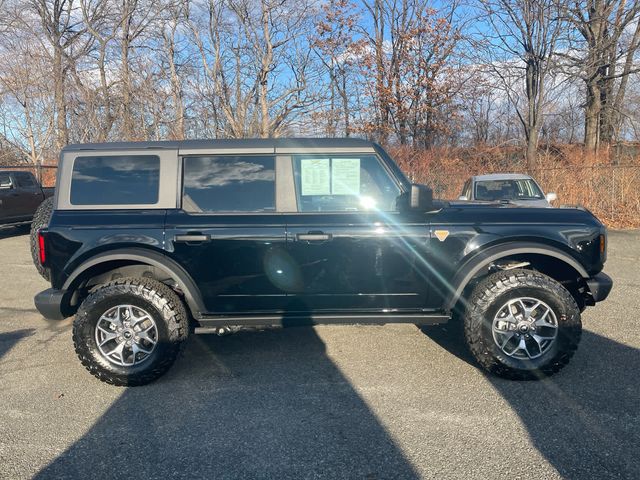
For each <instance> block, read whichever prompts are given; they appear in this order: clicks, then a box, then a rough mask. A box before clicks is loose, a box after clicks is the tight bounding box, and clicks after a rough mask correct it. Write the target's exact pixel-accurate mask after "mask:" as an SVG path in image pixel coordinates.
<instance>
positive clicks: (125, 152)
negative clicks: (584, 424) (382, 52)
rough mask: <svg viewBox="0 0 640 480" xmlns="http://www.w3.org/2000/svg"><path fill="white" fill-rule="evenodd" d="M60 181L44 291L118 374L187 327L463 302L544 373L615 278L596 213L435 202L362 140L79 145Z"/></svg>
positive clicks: (462, 314)
mask: <svg viewBox="0 0 640 480" xmlns="http://www.w3.org/2000/svg"><path fill="white" fill-rule="evenodd" d="M57 182H58V183H57V189H56V194H55V198H54V206H53V214H52V216H51V219H50V222H49V225H48V227H47V228H44V229H42V230H40V232H39V238H38V245H39V257H40V263H41V266H42V267H44V269H45V271H46V273H47V275H48V276H49V277H50V279H51V286H52V288H50V289H48V290H45V291H44V292H41V293H39V294H38V295H37V296H36V298H35V303H36V306H37V308H38V310H39V311H40V312H41V313H42V315H43V316H44V317H47V318H50V319H62V318H65V317H69V316H72V315H74V314H75V320H74V323H73V341H74V345H75V349H76V352H77V354H78V356H79V357H80V360H81V362H82V364H83V365H84V366H85V367H86V368H87V369H88V370H89V371H90V372H91V373H92V374H93V375H95V376H96V377H98V378H99V379H100V380H103V381H105V382H108V383H112V384H115V385H142V384H145V383H148V382H150V381H153V380H154V379H156V378H158V377H160V376H161V375H162V374H163V373H165V372H166V371H167V370H168V369H169V368H170V366H171V364H172V363H173V362H174V360H175V358H176V356H177V354H178V352H179V350H180V347H181V345H182V344H183V343H184V341H185V340H186V338H187V336H188V335H189V333H191V332H195V333H207V332H220V331H221V330H222V329H225V328H229V327H231V326H234V327H235V326H247V325H286V326H293V325H310V324H326V323H350V324H351V323H357V324H367V323H368V324H371V323H374V324H385V323H412V324H416V325H425V324H435V323H442V322H446V321H448V320H449V319H450V318H452V317H453V318H454V320H456V321H461V322H463V324H464V332H465V338H466V342H467V344H468V346H469V349H470V351H471V352H472V354H473V355H474V357H475V358H476V359H477V361H478V363H479V364H480V365H481V366H482V367H484V368H485V369H487V370H488V371H490V372H493V373H495V374H498V375H501V376H504V377H508V378H513V379H528V378H532V379H534V378H540V377H541V376H545V375H551V374H553V373H555V372H557V371H558V370H560V369H561V368H562V367H563V366H564V365H566V364H567V363H568V361H569V359H570V358H571V356H572V355H573V353H574V351H575V350H576V348H577V346H578V342H579V340H580V335H581V321H580V313H581V311H582V310H583V309H584V308H585V307H586V306H588V305H594V304H595V302H599V301H601V300H604V299H605V298H606V297H607V295H608V294H609V291H610V290H611V287H612V281H611V279H610V278H609V277H608V276H607V275H605V274H604V273H602V268H603V264H604V262H605V259H606V241H607V240H606V231H605V228H604V226H603V225H602V224H601V223H600V222H599V221H598V219H597V218H595V217H594V216H593V215H592V214H591V213H590V212H588V211H587V210H585V209H581V208H558V209H548V208H520V207H515V206H514V205H511V204H508V203H507V204H487V203H484V204H482V203H471V202H441V201H434V200H433V199H432V195H431V190H430V189H429V188H427V187H426V186H424V185H415V184H411V183H410V182H409V181H408V180H407V178H406V177H405V175H404V174H403V173H402V172H401V171H400V169H399V168H398V167H397V166H396V164H395V163H394V162H393V160H391V158H389V156H388V155H387V154H386V153H385V152H384V150H382V149H381V148H380V147H379V146H378V145H376V144H374V143H371V142H368V141H364V140H356V139H264V140H216V141H179V142H146V143H110V144H87V145H72V146H69V147H67V148H65V149H64V150H63V151H62V154H61V158H60V164H59V171H58V180H57Z"/></svg>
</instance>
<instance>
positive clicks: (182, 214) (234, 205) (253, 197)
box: [166, 149, 286, 314]
mask: <svg viewBox="0 0 640 480" xmlns="http://www.w3.org/2000/svg"><path fill="white" fill-rule="evenodd" d="M271 152H273V149H271ZM182 178H183V187H182V202H181V208H180V209H178V210H172V211H169V213H168V215H167V219H166V239H167V240H166V242H167V245H166V248H167V254H168V255H169V256H171V257H172V258H174V259H175V260H176V261H177V262H178V263H179V264H180V265H182V266H183V267H184V268H185V269H186V270H187V272H188V273H189V274H190V275H191V277H192V278H193V280H194V281H195V282H196V284H197V285H198V287H199V288H200V292H201V295H202V297H203V301H204V303H205V307H206V310H207V312H206V313H210V314H225V313H228V314H232V313H263V312H266V313H269V312H273V311H278V310H281V309H283V308H284V306H285V301H286V291H285V290H284V289H283V288H282V280H281V278H280V277H281V275H282V271H283V270H282V267H281V263H282V261H283V260H282V259H283V256H284V254H285V252H284V250H285V242H286V235H285V225H284V220H283V216H282V215H281V214H278V213H277V212H276V158H275V155H274V154H273V153H256V154H253V155H233V154H224V155H215V154H212V155H205V154H198V155H187V156H184V157H183V159H182Z"/></svg>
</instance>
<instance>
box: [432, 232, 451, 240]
mask: <svg viewBox="0 0 640 480" xmlns="http://www.w3.org/2000/svg"><path fill="white" fill-rule="evenodd" d="M433 233H434V234H435V236H436V238H437V239H438V240H440V241H441V242H444V241H445V240H446V239H447V237H448V236H449V230H436V231H435V232H433Z"/></svg>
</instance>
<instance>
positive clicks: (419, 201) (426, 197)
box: [409, 183, 433, 212]
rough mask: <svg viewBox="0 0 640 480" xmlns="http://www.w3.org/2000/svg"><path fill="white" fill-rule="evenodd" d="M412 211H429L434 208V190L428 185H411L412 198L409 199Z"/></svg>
mask: <svg viewBox="0 0 640 480" xmlns="http://www.w3.org/2000/svg"><path fill="white" fill-rule="evenodd" d="M409 206H410V207H411V210H420V211H423V212H425V211H427V210H431V209H432V207H433V190H431V189H430V188H429V187H427V186H426V185H420V184H417V183H413V184H411V196H410V197H409Z"/></svg>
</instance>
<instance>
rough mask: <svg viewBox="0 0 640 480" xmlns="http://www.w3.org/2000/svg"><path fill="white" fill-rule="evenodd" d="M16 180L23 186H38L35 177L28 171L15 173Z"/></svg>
mask: <svg viewBox="0 0 640 480" xmlns="http://www.w3.org/2000/svg"><path fill="white" fill-rule="evenodd" d="M15 177H16V182H17V184H18V186H19V187H21V188H34V187H35V186H36V182H35V180H34V179H33V176H31V174H29V173H26V172H20V173H16V174H15Z"/></svg>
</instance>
